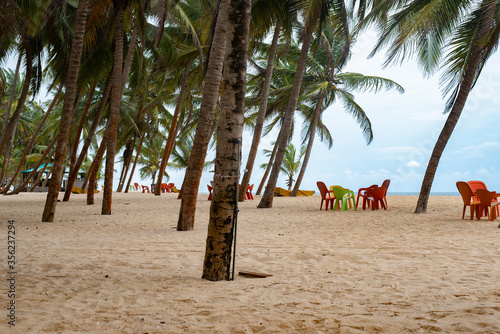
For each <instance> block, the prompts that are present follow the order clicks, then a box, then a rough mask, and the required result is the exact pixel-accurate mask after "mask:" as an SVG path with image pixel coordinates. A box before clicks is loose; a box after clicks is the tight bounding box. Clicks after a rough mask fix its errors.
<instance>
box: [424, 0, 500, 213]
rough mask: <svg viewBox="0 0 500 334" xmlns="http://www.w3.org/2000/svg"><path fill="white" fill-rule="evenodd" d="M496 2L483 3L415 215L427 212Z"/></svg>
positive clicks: (484, 41) (476, 66)
mask: <svg viewBox="0 0 500 334" xmlns="http://www.w3.org/2000/svg"><path fill="white" fill-rule="evenodd" d="M495 7H496V1H488V0H485V1H483V8H484V9H483V10H484V11H485V15H484V16H483V20H484V21H483V22H482V24H481V26H480V29H479V33H478V38H477V40H478V44H477V45H476V46H475V47H474V49H473V51H472V54H471V56H470V59H469V62H468V64H467V69H466V70H465V74H464V77H463V79H462V82H461V83H460V90H459V92H458V94H457V97H456V99H455V102H454V103H453V107H452V109H451V111H450V114H449V115H448V118H447V119H446V122H445V124H444V127H443V129H442V130H441V133H440V134H439V137H438V139H437V142H436V144H435V145H434V149H433V150H432V154H431V157H430V159H429V163H428V164H427V169H426V171H425V175H424V179H423V181H422V187H421V189H420V195H419V196H418V201H417V207H416V208H415V213H425V212H427V203H428V202H429V195H430V193H431V187H432V182H433V181H434V176H435V174H436V170H437V167H438V164H439V160H440V159H441V156H442V154H443V151H444V149H445V147H446V144H447V143H448V140H449V139H450V137H451V134H452V133H453V129H454V128H455V126H456V125H457V122H458V119H459V118H460V115H461V113H462V110H463V108H464V106H465V102H466V101H467V97H468V96H469V93H470V91H471V87H472V85H473V83H474V78H475V76H476V74H477V73H476V72H477V70H478V66H479V61H480V59H481V52H482V50H483V48H484V45H485V43H486V42H487V36H488V34H489V32H490V29H491V24H492V22H493V17H494V13H495Z"/></svg>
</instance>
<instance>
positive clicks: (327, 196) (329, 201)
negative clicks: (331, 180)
mask: <svg viewBox="0 0 500 334" xmlns="http://www.w3.org/2000/svg"><path fill="white" fill-rule="evenodd" d="M316 184H317V185H318V189H319V192H320V194H321V204H320V206H319V209H320V210H321V208H322V207H323V202H325V201H326V204H325V210H328V205H330V208H331V209H333V201H334V200H335V197H334V196H332V194H333V192H331V191H330V190H328V188H327V187H326V185H325V183H324V182H321V181H318V182H316Z"/></svg>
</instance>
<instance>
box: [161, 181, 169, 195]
mask: <svg viewBox="0 0 500 334" xmlns="http://www.w3.org/2000/svg"><path fill="white" fill-rule="evenodd" d="M160 187H161V192H162V193H169V192H170V189H169V188H168V184H166V183H162V184H161V185H160Z"/></svg>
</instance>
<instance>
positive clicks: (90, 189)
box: [83, 130, 108, 205]
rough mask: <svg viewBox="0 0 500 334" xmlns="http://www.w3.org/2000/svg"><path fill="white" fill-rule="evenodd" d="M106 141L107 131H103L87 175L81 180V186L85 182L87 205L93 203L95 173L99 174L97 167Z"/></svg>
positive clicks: (104, 149) (102, 155) (95, 181)
mask: <svg viewBox="0 0 500 334" xmlns="http://www.w3.org/2000/svg"><path fill="white" fill-rule="evenodd" d="M107 143H108V131H107V130H106V132H105V133H104V136H103V137H102V140H101V144H100V145H99V148H98V149H97V152H96V154H95V157H94V161H92V164H91V165H90V168H89V171H88V173H87V177H86V178H85V180H83V188H85V186H86V184H87V182H88V187H87V205H93V204H94V190H95V189H96V183H97V174H99V168H100V167H101V163H102V158H103V157H104V152H106V147H107Z"/></svg>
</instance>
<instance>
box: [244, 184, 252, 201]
mask: <svg viewBox="0 0 500 334" xmlns="http://www.w3.org/2000/svg"><path fill="white" fill-rule="evenodd" d="M252 190H253V184H252V185H251V186H248V187H247V191H246V193H245V198H246V199H252V200H253V195H252Z"/></svg>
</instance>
